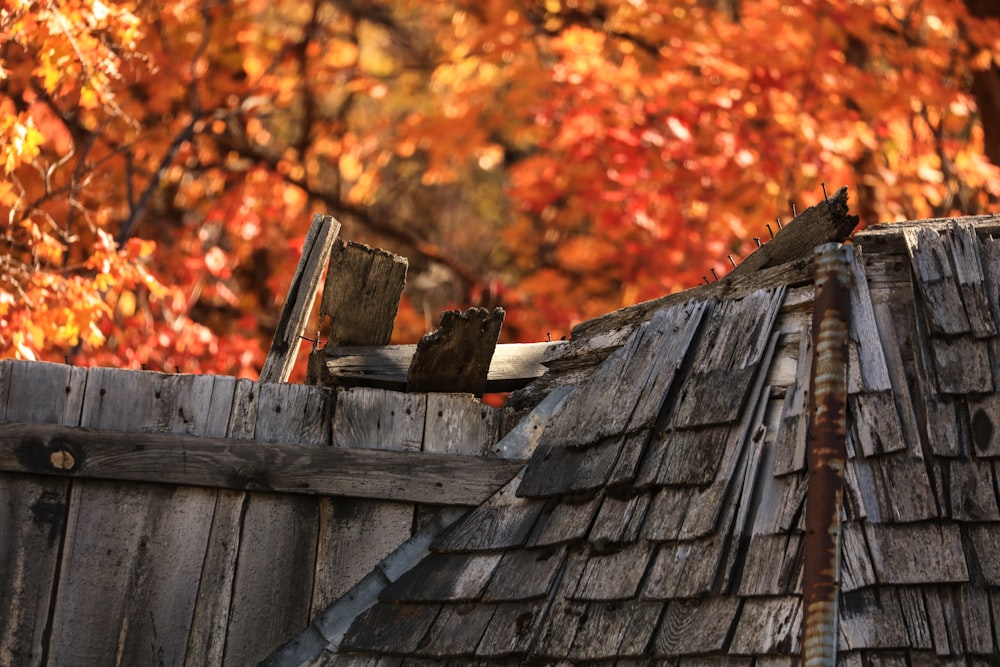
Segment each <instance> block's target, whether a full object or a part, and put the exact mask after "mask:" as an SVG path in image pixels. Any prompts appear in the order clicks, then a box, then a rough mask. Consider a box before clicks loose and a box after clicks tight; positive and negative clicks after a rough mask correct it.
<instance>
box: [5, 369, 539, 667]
mask: <svg viewBox="0 0 1000 667" xmlns="http://www.w3.org/2000/svg"><path fill="white" fill-rule="evenodd" d="M0 420H3V423H2V424H0V599H2V600H3V601H4V604H3V605H0V664H2V665H19V666H20V665H239V666H244V665H252V664H256V663H257V662H258V661H260V660H261V659H262V658H264V657H265V656H267V655H268V654H269V653H270V652H271V650H273V649H274V648H275V647H276V646H278V645H280V644H281V643H282V642H284V641H285V640H287V639H288V638H289V637H291V636H293V635H294V634H296V633H297V632H299V631H300V630H302V629H303V628H304V627H306V626H307V625H308V624H309V623H310V622H311V621H312V619H313V618H314V617H315V615H316V614H317V613H319V612H321V611H322V610H323V609H325V608H326V607H327V606H328V605H329V604H330V603H331V602H333V601H334V600H335V599H336V598H338V597H339V596H340V595H341V594H342V593H344V592H345V591H347V590H348V589H349V588H350V587H351V586H352V585H353V584H354V583H355V582H357V581H358V580H359V579H361V578H362V577H363V576H364V575H365V574H366V573H367V572H369V571H370V570H371V568H372V567H373V566H374V565H375V564H376V563H377V562H378V561H379V560H380V559H381V558H383V557H384V556H385V555H386V554H388V553H389V552H390V551H392V550H393V549H394V548H395V547H396V546H398V545H399V544H400V543H402V542H403V541H404V540H406V539H408V538H409V537H410V535H411V534H412V533H413V531H414V530H416V529H419V528H420V526H421V525H422V524H423V523H424V522H425V521H427V520H428V518H429V516H430V513H431V512H433V511H434V508H435V507H438V506H441V505H458V506H462V505H474V504H477V503H478V502H479V501H481V500H482V499H484V498H486V497H487V496H488V495H489V494H490V493H491V491H492V490H493V489H496V488H498V487H499V486H501V485H502V484H503V483H505V482H506V481H507V480H509V479H510V478H511V477H512V476H513V475H514V474H515V473H516V471H517V469H518V468H519V465H520V464H519V463H518V462H517V461H510V460H504V459H498V458H495V457H491V456H488V455H489V454H490V453H491V452H492V450H493V448H494V446H495V445H496V443H497V440H498V437H499V428H500V426H499V423H500V419H499V412H498V411H496V410H494V409H493V408H490V407H488V406H485V405H483V404H481V403H480V402H478V401H477V400H475V399H473V398H472V397H471V396H470V395H460V394H414V393H410V394H405V393H398V392H391V391H386V390H383V389H379V388H373V387H366V388H353V389H341V390H337V391H330V390H326V389H321V388H318V387H315V386H308V385H292V384H278V383H255V382H251V381H249V380H237V379H235V378H231V377H217V376H194V375H167V374H161V373H151V372H139V371H126V370H112V369H103V368H93V369H84V368H75V367H71V366H64V365H57V364H46V363H31V362H21V361H12V360H8V361H3V362H0Z"/></svg>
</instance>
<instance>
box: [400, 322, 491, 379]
mask: <svg viewBox="0 0 1000 667" xmlns="http://www.w3.org/2000/svg"><path fill="white" fill-rule="evenodd" d="M503 318H504V311H503V309H502V308H495V309H493V312H489V311H488V310H486V309H484V308H470V309H469V310H467V311H465V312H464V313H463V312H460V311H457V310H447V311H445V312H444V313H442V314H441V325H440V326H439V327H438V329H437V330H436V331H432V332H431V333H429V334H426V335H424V337H423V338H421V339H420V342H419V343H417V352H416V354H414V355H413V361H411V362H410V370H409V373H408V374H407V382H406V389H407V391H410V392H434V391H444V392H452V393H469V394H475V395H476V396H482V395H483V391H484V389H485V388H486V377H487V375H488V374H489V370H490V361H491V360H492V358H493V350H494V348H496V346H497V338H499V337H500V327H501V326H502V325H503Z"/></svg>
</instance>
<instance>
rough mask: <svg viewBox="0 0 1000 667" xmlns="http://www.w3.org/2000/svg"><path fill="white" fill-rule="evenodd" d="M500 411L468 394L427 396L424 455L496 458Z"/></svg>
mask: <svg viewBox="0 0 1000 667" xmlns="http://www.w3.org/2000/svg"><path fill="white" fill-rule="evenodd" d="M499 429H500V411H499V410H497V409H496V408H493V407H491V406H489V405H486V404H485V403H482V402H481V401H479V400H478V399H475V398H473V397H472V396H470V395H468V394H441V393H433V394H427V416H426V418H425V420H424V443H423V451H425V452H438V453H442V454H465V455H467V456H492V455H493V447H494V445H496V443H497V440H498V439H499Z"/></svg>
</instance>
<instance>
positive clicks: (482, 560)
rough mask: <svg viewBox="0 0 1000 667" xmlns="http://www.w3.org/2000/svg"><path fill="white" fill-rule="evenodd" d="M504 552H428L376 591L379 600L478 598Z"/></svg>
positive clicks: (467, 599) (468, 599)
mask: <svg viewBox="0 0 1000 667" xmlns="http://www.w3.org/2000/svg"><path fill="white" fill-rule="evenodd" d="M502 555H503V554H500V553H490V554H444V553H431V554H428V555H427V556H426V557H425V558H424V559H423V560H421V561H420V562H419V563H418V564H417V565H416V567H414V568H413V569H411V570H409V571H408V572H406V574H404V575H403V576H401V577H400V578H399V579H397V580H396V581H394V582H392V583H391V584H389V585H388V586H386V588H385V589H384V590H383V591H382V592H381V593H380V594H379V600H381V601H382V602H393V603H396V604H399V603H409V602H446V601H450V602H468V601H472V600H478V599H479V597H480V596H481V595H482V593H483V590H484V589H485V588H486V585H487V584H488V583H489V581H490V579H491V578H492V577H493V572H494V571H495V570H496V568H497V565H499V563H500V558H501V557H502Z"/></svg>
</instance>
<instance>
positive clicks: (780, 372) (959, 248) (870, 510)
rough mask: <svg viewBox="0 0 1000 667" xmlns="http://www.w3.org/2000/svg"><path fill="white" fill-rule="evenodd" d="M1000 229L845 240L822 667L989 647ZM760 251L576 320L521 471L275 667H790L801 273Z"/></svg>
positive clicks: (997, 526)
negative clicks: (847, 267)
mask: <svg viewBox="0 0 1000 667" xmlns="http://www.w3.org/2000/svg"><path fill="white" fill-rule="evenodd" d="M803 215H805V214H803ZM800 217H801V216H800ZM998 226H1000V217H996V216H984V217H977V218H964V219H957V220H950V221H929V222H922V223H909V224H896V225H885V226H879V227H876V228H873V229H869V230H867V231H865V232H861V233H858V234H856V235H855V236H854V239H853V243H854V246H855V252H854V261H853V265H852V271H853V278H854V280H853V286H852V288H851V289H852V291H851V302H852V306H853V314H852V317H851V320H850V323H849V327H850V338H851V340H850V342H849V353H850V363H849V365H848V369H847V373H848V392H849V393H848V408H849V412H848V433H847V451H848V459H847V462H846V468H845V478H846V487H845V493H844V507H843V519H844V523H843V533H842V553H841V596H840V631H839V647H840V654H839V662H840V664H843V665H858V666H859V667H860V666H861V665H870V664H879V665H881V664H886V665H888V664H900V665H902V664H983V665H985V664H991V663H990V660H991V659H992V658H991V656H993V655H995V654H997V653H998V652H1000V623H995V622H994V621H993V620H991V619H994V618H998V614H1000V507H998V496H997V494H998V486H1000V485H998V479H997V475H998V472H1000V470H998V469H997V466H998V464H1000V430H998V428H997V427H996V426H995V424H996V423H997V422H998V420H1000V395H998V394H997V388H998V387H1000V336H998V323H1000V294H998V290H1000V241H995V240H993V238H992V237H991V236H990V234H991V233H992V232H995V231H996V230H997V228H998ZM780 239H781V234H779V235H778V238H777V239H776V241H775V243H777V242H778V240H780ZM765 248H767V246H765ZM779 250H780V248H779ZM764 259H765V261H763V262H757V263H756V264H755V265H754V266H753V267H752V271H749V270H748V271H745V272H742V273H741V274H737V276H736V277H735V278H733V279H732V280H731V281H729V282H727V281H720V282H719V283H713V284H712V285H707V286H703V287H702V288H699V289H698V290H692V291H690V292H687V293H684V294H682V295H673V296H671V297H667V298H665V299H661V300H659V301H657V302H651V303H649V304H643V305H641V306H639V307H636V308H633V309H629V310H627V311H622V312H619V313H616V314H613V315H609V316H607V317H606V318H601V319H600V320H598V321H594V322H591V323H588V324H587V325H584V326H582V327H579V328H578V329H577V331H576V332H574V337H573V340H572V341H570V343H569V344H568V345H565V346H561V347H559V348H558V349H557V350H556V354H555V355H553V356H552V357H551V358H549V359H548V363H549V368H550V370H549V372H548V373H547V374H546V375H545V376H543V377H542V378H541V379H540V380H538V381H536V382H535V383H534V384H533V385H531V387H529V389H528V390H525V392H524V393H523V394H519V395H518V396H517V397H515V401H517V400H523V401H524V404H525V405H526V406H527V408H525V409H526V410H527V409H529V408H530V407H531V406H534V405H536V404H537V403H538V402H539V400H540V397H541V396H542V395H545V394H549V393H550V392H552V391H553V390H554V389H557V388H560V387H573V388H572V390H571V392H570V393H569V396H568V397H567V398H565V400H564V401H563V402H562V403H561V406H560V408H559V409H557V410H555V411H554V412H553V406H552V402H551V401H550V402H549V403H543V404H542V405H540V406H539V407H538V409H537V410H538V412H535V413H532V414H531V415H529V416H528V418H527V420H528V423H530V424H531V425H532V429H533V430H534V432H535V435H534V437H532V438H529V439H524V438H523V433H521V434H520V436H518V437H521V438H522V440H521V441H519V442H521V443H522V446H524V447H526V454H530V460H529V461H528V463H527V465H526V466H525V468H524V470H523V471H522V473H521V474H520V475H519V476H518V477H516V478H515V479H514V480H512V481H511V482H510V483H509V484H507V485H506V486H505V487H503V488H502V489H501V490H500V491H498V492H497V493H496V494H494V495H493V496H492V497H491V498H490V499H489V500H487V501H486V502H484V503H483V504H482V505H480V506H479V507H477V508H476V509H474V510H472V511H470V512H469V513H468V514H467V515H465V516H464V517H463V518H461V519H460V520H458V521H457V522H455V523H454V524H452V525H451V527H450V528H448V529H446V530H445V531H444V532H443V533H441V534H439V535H438V536H437V537H436V538H434V539H433V540H432V541H430V542H429V550H427V549H425V550H424V551H413V552H412V553H413V554H417V555H418V556H420V555H423V554H426V555H424V556H423V557H422V558H421V557H412V558H411V560H410V561H409V562H408V564H407V567H406V568H402V567H398V562H401V561H397V562H396V566H397V567H396V569H395V570H393V571H392V573H391V574H387V575H386V576H384V577H382V579H381V580H380V581H381V583H380V584H379V585H378V586H377V587H376V588H374V589H373V588H371V587H370V586H369V589H368V595H369V597H368V598H365V599H367V600H368V602H364V603H357V604H354V605H353V606H350V608H349V610H348V607H349V605H346V603H344V602H343V601H341V602H340V603H338V604H340V605H341V606H340V607H337V605H336V604H335V605H334V607H331V610H332V611H330V612H329V613H328V614H327V615H326V616H325V617H323V619H322V621H323V622H322V623H320V624H318V625H317V624H314V626H313V627H312V628H311V630H310V632H311V633H312V635H311V639H310V642H311V643H310V642H305V643H303V642H302V641H300V642H299V644H298V645H296V644H295V642H293V643H291V644H289V645H286V646H285V647H283V648H282V649H280V650H278V651H276V652H275V653H274V654H273V655H272V657H271V659H270V664H308V665H314V666H318V665H397V664H421V665H423V664H462V665H465V664H510V665H514V664H524V663H525V662H533V663H539V664H560V665H573V664H598V665H604V664H607V665H612V664H614V665H633V664H635V665H639V664H648V663H649V662H651V661H654V660H655V661H665V662H667V663H668V664H678V665H716V664H718V665H748V666H749V665H791V664H797V663H798V661H799V656H800V654H801V646H800V642H801V622H802V621H801V619H802V614H803V610H802V605H801V577H802V563H803V549H802V542H803V532H804V529H803V515H804V511H803V507H804V498H805V489H806V480H807V471H806V463H805V451H806V424H807V421H808V414H807V412H808V410H807V405H808V397H807V393H808V388H809V379H810V359H811V347H812V344H813V343H812V336H811V333H810V323H811V306H812V299H813V292H814V288H813V285H812V283H811V279H810V277H809V272H808V261H809V258H808V257H807V256H801V257H796V256H794V255H793V256H791V257H790V256H787V255H786V256H784V257H783V261H781V262H770V261H768V258H764ZM789 260H790V261H789ZM755 261H756V260H755ZM561 391H562V392H564V393H565V389H562V390H561ZM533 392H534V393H533ZM526 397H527V398H526ZM543 408H544V409H543ZM538 433H540V436H539V435H538ZM517 434H518V431H517V430H515V432H514V435H513V436H511V437H514V436H517ZM504 446H505V445H504V442H503V441H501V443H500V447H501V448H503V447H504ZM404 546H405V545H404ZM385 571H386V570H383V572H385ZM350 595H351V594H350V593H349V594H348V597H350ZM354 599H355V600H360V599H361V598H360V597H357V598H354ZM335 607H336V609H340V610H342V611H336V609H334V608H335ZM303 636H305V635H303ZM305 644H308V645H309V646H311V647H312V649H310V650H308V651H306V650H305V649H303V648H302V646H304V645H305ZM317 647H322V648H321V649H318V648H317Z"/></svg>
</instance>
